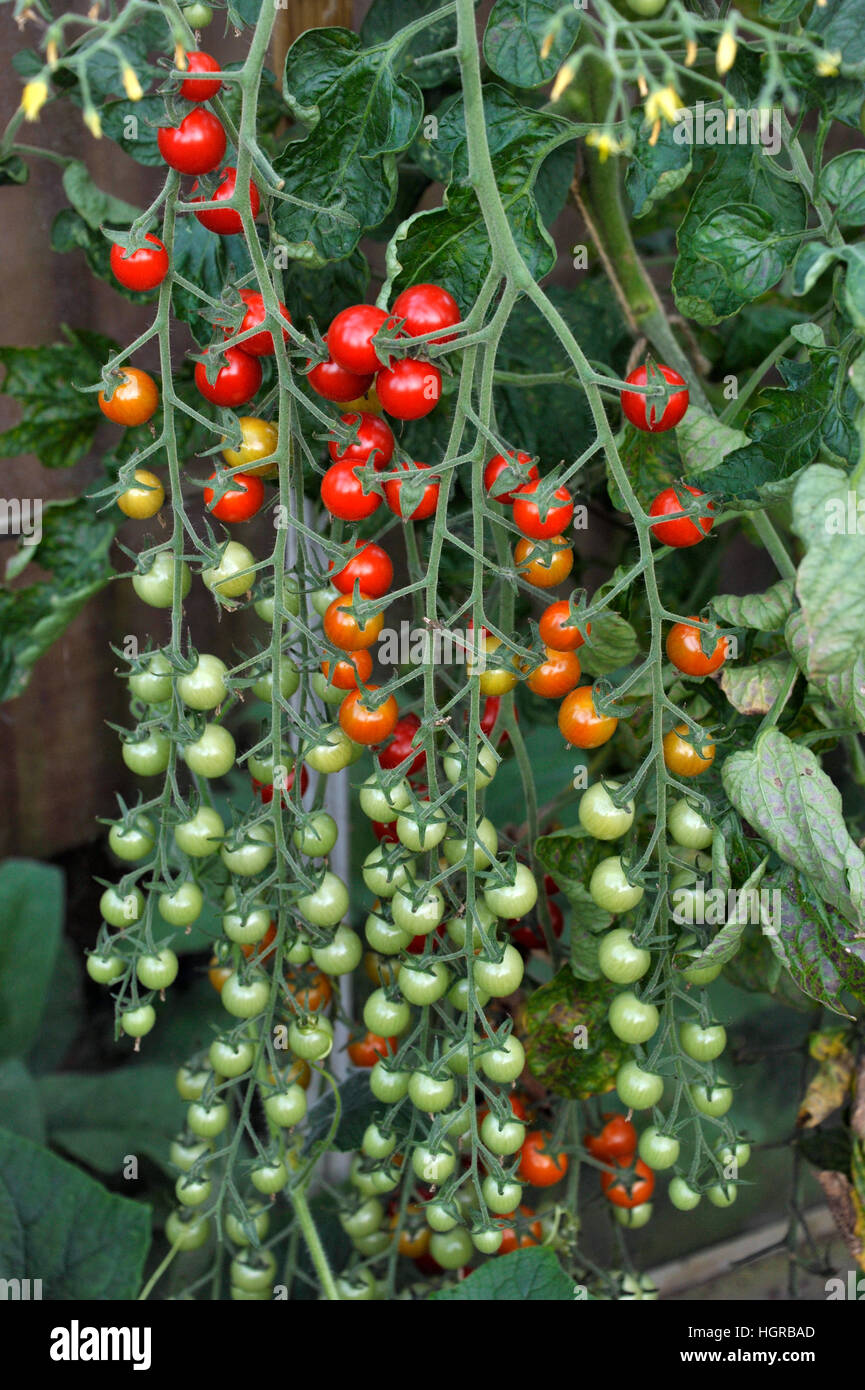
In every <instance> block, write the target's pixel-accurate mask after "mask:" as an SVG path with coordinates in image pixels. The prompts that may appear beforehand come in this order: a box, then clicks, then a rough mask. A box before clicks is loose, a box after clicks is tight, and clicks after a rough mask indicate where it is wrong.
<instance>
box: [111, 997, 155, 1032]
mask: <svg viewBox="0 0 865 1390" xmlns="http://www.w3.org/2000/svg"><path fill="white" fill-rule="evenodd" d="M155 1023H156V1010H155V1009H154V1007H153V1005H152V1004H140V1005H139V1006H138V1008H137V1009H127V1010H126V1012H125V1013H123V1014H121V1015H120V1026H121V1028H122V1029H123V1031H124V1033H126V1035H127V1036H128V1037H130V1038H143V1037H144V1036H145V1034H147V1033H149V1032H150V1030H151V1028H152V1027H153V1026H154V1024H155Z"/></svg>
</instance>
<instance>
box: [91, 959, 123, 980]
mask: <svg viewBox="0 0 865 1390" xmlns="http://www.w3.org/2000/svg"><path fill="white" fill-rule="evenodd" d="M125 969H126V965H125V962H124V961H123V958H122V957H121V956H102V955H100V954H99V952H98V951H94V952H93V953H92V954H91V955H89V956H88V957H87V974H88V975H89V976H90V978H91V980H93V981H94V982H95V983H96V984H97V985H113V984H114V981H115V980H119V979H120V977H121V975H122V974H123V972H124V971H125Z"/></svg>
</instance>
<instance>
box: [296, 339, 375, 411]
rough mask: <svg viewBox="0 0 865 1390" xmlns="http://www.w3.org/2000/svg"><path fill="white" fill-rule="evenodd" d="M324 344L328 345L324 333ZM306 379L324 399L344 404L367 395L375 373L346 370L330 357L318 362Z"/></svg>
mask: <svg viewBox="0 0 865 1390" xmlns="http://www.w3.org/2000/svg"><path fill="white" fill-rule="evenodd" d="M324 345H325V347H327V334H325V335H324ZM306 379H307V381H308V382H309V384H310V386H311V387H312V389H313V391H315V392H316V394H317V395H319V396H322V397H323V398H324V400H326V401H335V402H336V404H337V405H343V404H346V403H347V402H348V401H356V400H357V399H358V397H359V396H365V395H366V393H367V391H368V390H369V388H370V387H371V386H372V383H373V374H372V372H364V373H363V374H360V375H359V374H358V373H357V372H349V371H346V369H345V367H341V366H340V364H339V363H338V362H334V360H333V358H332V357H329V358H328V359H327V361H326V362H318V363H317V364H316V365H315V366H314V367H313V369H312V371H310V372H307V374H306Z"/></svg>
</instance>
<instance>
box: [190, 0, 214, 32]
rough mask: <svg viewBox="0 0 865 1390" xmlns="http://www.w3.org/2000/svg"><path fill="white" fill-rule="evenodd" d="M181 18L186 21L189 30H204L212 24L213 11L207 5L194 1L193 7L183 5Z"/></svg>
mask: <svg viewBox="0 0 865 1390" xmlns="http://www.w3.org/2000/svg"><path fill="white" fill-rule="evenodd" d="M183 18H184V19H185V20H186V22H187V24H188V25H189V27H190V29H206V28H207V26H208V24H212V23H213V10H212V9H211V8H210V6H209V5H204V4H202V3H200V0H195V4H193V5H184V7H183Z"/></svg>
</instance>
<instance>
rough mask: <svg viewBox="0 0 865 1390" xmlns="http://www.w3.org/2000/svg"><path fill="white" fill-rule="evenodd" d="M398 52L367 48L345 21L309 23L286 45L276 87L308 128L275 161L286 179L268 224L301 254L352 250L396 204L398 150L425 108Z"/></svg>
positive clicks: (330, 255) (330, 256) (339, 254)
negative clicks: (330, 25) (341, 24)
mask: <svg viewBox="0 0 865 1390" xmlns="http://www.w3.org/2000/svg"><path fill="white" fill-rule="evenodd" d="M396 51H397V50H391V49H390V48H386V47H385V48H376V49H373V50H370V51H367V50H364V49H363V48H362V47H361V40H360V38H359V37H358V35H357V34H352V33H351V31H350V30H348V29H310V30H308V31H307V32H306V33H305V34H301V36H300V38H299V39H296V40H295V42H294V43H293V44H292V46H291V48H290V49H289V52H288V56H287V58H286V60H285V77H284V82H283V90H284V93H285V97H286V100H287V101H288V104H289V106H290V108H291V110H292V112H293V113H294V115H295V117H296V118H297V119H298V120H299V121H302V122H303V123H304V124H305V125H306V126H307V127H308V130H309V133H308V134H307V136H306V138H305V139H303V140H294V141H290V142H289V143H288V144H287V145H286V147H285V149H284V150H283V151H282V153H281V154H280V155H279V156H278V157H277V158H276V159H275V160H274V168H275V170H276V172H277V174H279V176H280V177H281V178H283V179H284V180H285V186H284V188H283V189H282V191H281V195H280V201H279V203H278V204H277V209H276V213H275V217H274V225H275V229H276V231H277V232H278V234H279V236H280V237H281V238H282V239H283V240H284V242H285V243H287V244H288V249H289V251H290V254H292V255H294V256H296V257H297V258H298V259H300V260H305V261H307V262H308V263H318V264H321V263H322V262H324V261H329V260H340V259H342V258H343V257H345V256H348V255H350V254H351V252H352V251H353V250H354V249H355V247H356V246H357V243H358V241H359V240H360V238H361V236H362V235H363V233H364V231H365V230H366V229H367V228H368V227H375V226H377V225H378V224H379V222H381V221H382V219H383V218H384V217H386V216H387V214H388V212H389V211H390V209H391V207H392V206H393V203H394V199H395V197H396V162H395V156H396V154H397V153H398V152H399V151H400V150H404V149H406V147H407V146H408V145H409V144H410V143H411V141H412V139H413V137H414V134H415V131H416V130H417V128H418V126H419V124H420V121H421V117H422V116H423V98H422V97H421V94H420V91H419V90H418V88H417V87H416V85H415V84H414V82H412V81H410V80H408V79H407V78H406V77H405V76H401V75H398V74H397V72H396V71H395V69H394V60H395V56H396ZM292 199H294V201H292ZM310 204H317V205H318V206H317V207H310Z"/></svg>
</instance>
